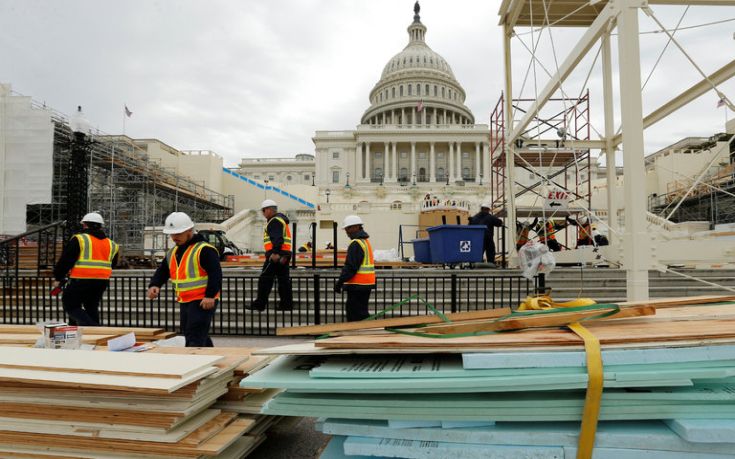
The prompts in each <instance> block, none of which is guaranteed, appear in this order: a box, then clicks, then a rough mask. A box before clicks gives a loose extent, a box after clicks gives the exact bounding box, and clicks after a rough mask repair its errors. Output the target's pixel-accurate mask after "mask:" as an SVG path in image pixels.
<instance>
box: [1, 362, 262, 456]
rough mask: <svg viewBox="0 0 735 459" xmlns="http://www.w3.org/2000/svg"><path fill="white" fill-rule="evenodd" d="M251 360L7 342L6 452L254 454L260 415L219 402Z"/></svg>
mask: <svg viewBox="0 0 735 459" xmlns="http://www.w3.org/2000/svg"><path fill="white" fill-rule="evenodd" d="M182 352H184V353H187V354H188V353H189V352H187V351H186V350H184V351H182ZM221 354H222V353H221ZM247 360H248V356H247V355H242V354H241V355H237V354H234V353H230V354H229V355H224V356H223V355H168V354H162V353H158V354H157V353H150V352H146V353H113V352H101V351H83V350H73V351H72V350H47V349H30V348H16V347H4V348H2V352H0V457H28V458H30V457H33V458H69V457H74V458H110V459H112V458H123V457H125V458H132V457H141V458H164V457H165V458H172V457H176V458H209V457H221V458H230V457H232V458H235V457H244V456H245V455H247V454H248V453H249V452H250V451H251V450H252V449H254V448H255V447H256V446H257V445H258V444H259V443H260V442H261V441H262V440H263V439H264V436H263V435H262V434H260V433H259V434H251V433H250V432H251V429H252V428H253V426H255V424H256V419H255V418H254V417H253V416H246V415H241V414H238V413H236V412H232V411H225V410H221V409H218V408H215V407H214V406H213V405H214V404H215V403H216V402H217V400H218V398H219V397H221V396H223V395H225V394H227V393H228V391H229V386H230V385H231V384H232V382H233V380H235V379H236V376H235V373H236V371H239V370H238V368H240V367H241V366H242V365H244V364H246V363H247Z"/></svg>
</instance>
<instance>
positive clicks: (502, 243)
mask: <svg viewBox="0 0 735 459" xmlns="http://www.w3.org/2000/svg"><path fill="white" fill-rule="evenodd" d="M500 247H502V248H503V250H501V251H500V253H501V254H502V255H501V257H500V259H501V263H502V266H503V268H507V267H508V265H507V264H506V263H505V255H506V253H507V251H508V250H509V248H508V247H506V245H505V226H501V227H500Z"/></svg>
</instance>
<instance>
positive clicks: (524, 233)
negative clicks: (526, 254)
mask: <svg viewBox="0 0 735 459" xmlns="http://www.w3.org/2000/svg"><path fill="white" fill-rule="evenodd" d="M529 231H530V228H529V227H527V226H524V227H522V228H521V231H520V232H519V233H518V242H516V245H518V246H520V245H523V244H525V243H526V242H528V232H529Z"/></svg>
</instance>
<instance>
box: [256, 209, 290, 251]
mask: <svg viewBox="0 0 735 459" xmlns="http://www.w3.org/2000/svg"><path fill="white" fill-rule="evenodd" d="M274 219H275V220H278V221H279V222H281V225H282V226H283V244H281V250H283V251H285V252H290V251H291V228H290V227H289V226H288V225H287V224H286V221H285V220H284V219H282V218H281V217H273V218H271V219H270V220H268V222H267V223H266V224H265V228H263V248H264V249H265V251H266V252H268V251H270V250H273V242H271V237H270V236H269V235H268V225H269V224H270V222H271V221H273V220H274Z"/></svg>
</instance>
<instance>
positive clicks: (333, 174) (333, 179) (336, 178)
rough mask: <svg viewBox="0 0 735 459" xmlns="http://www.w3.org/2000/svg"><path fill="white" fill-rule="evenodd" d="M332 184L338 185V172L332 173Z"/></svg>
mask: <svg viewBox="0 0 735 459" xmlns="http://www.w3.org/2000/svg"><path fill="white" fill-rule="evenodd" d="M332 183H339V170H338V169H336V170H333V171H332Z"/></svg>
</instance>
